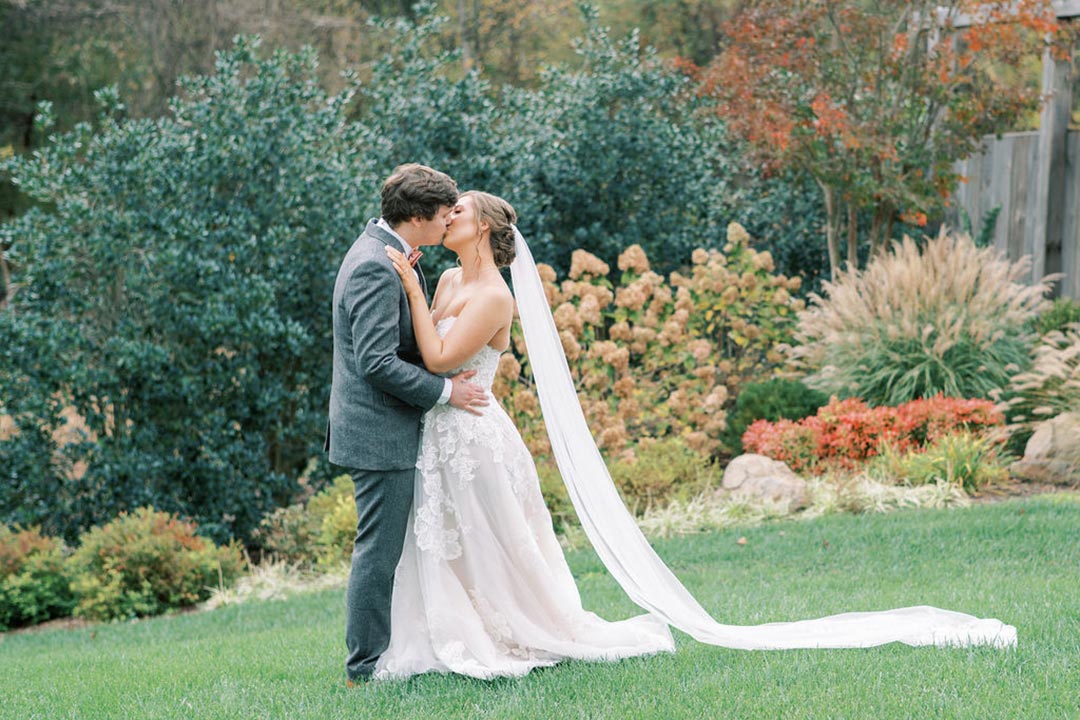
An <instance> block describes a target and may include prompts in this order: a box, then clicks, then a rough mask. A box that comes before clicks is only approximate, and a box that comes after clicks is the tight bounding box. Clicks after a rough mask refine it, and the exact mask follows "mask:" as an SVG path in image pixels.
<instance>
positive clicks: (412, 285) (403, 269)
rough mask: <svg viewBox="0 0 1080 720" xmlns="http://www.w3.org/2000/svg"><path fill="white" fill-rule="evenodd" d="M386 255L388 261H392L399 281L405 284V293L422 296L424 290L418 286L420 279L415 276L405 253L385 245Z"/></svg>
mask: <svg viewBox="0 0 1080 720" xmlns="http://www.w3.org/2000/svg"><path fill="white" fill-rule="evenodd" d="M386 256H387V257H388V258H390V262H392V263H394V269H395V270H397V274H398V277H400V278H401V282H402V284H403V285H404V286H405V294H406V295H408V296H410V297H412V296H416V297H419V298H423V297H424V291H423V290H422V289H421V288H420V280H419V279H418V278H417V277H416V271H415V270H413V267H412V265H410V264H409V259H408V258H407V257H405V253H403V252H401V251H400V250H395V249H394V248H392V247H390V246H389V245H387V246H386Z"/></svg>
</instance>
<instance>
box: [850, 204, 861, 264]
mask: <svg viewBox="0 0 1080 720" xmlns="http://www.w3.org/2000/svg"><path fill="white" fill-rule="evenodd" d="M847 264H848V272H855V271H856V270H858V269H859V210H858V208H856V207H855V205H854V203H848V206H847Z"/></svg>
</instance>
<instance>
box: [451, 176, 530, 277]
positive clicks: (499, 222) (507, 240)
mask: <svg viewBox="0 0 1080 720" xmlns="http://www.w3.org/2000/svg"><path fill="white" fill-rule="evenodd" d="M461 197H463V198H464V197H470V198H472V201H473V207H475V208H476V222H477V227H479V225H480V223H487V226H488V232H489V233H490V234H489V235H488V242H489V243H491V254H492V257H493V258H494V259H495V265H496V266H498V267H506V266H508V265H509V264H510V263H512V262H513V261H514V255H515V251H514V228H513V225H514V223H516V222H517V212H515V211H514V208H513V206H512V205H510V203H508V202H506V201H505V200H503V199H502V198H501V197H498V196H497V195H492V194H491V193H486V192H481V191H480V190H468V191H466V192H463V193H461Z"/></svg>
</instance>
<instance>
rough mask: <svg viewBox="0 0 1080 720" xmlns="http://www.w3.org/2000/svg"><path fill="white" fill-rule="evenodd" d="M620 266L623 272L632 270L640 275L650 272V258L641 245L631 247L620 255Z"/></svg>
mask: <svg viewBox="0 0 1080 720" xmlns="http://www.w3.org/2000/svg"><path fill="white" fill-rule="evenodd" d="M618 265H619V269H620V270H622V271H623V272H626V271H627V270H631V271H633V272H636V273H638V274H639V275H640V274H641V273H645V272H648V271H649V258H648V257H646V255H645V251H644V250H642V249H641V246H640V245H631V246H630V247H628V248H626V250H623V252H622V254H621V255H619V262H618Z"/></svg>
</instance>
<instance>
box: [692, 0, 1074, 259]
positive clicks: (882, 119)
mask: <svg viewBox="0 0 1080 720" xmlns="http://www.w3.org/2000/svg"><path fill="white" fill-rule="evenodd" d="M961 17H963V18H964V20H965V22H964V23H960V22H958V20H959V19H960V18H961ZM1061 32H1062V31H1061V29H1060V26H1059V24H1058V22H1057V20H1056V18H1055V15H1054V12H1053V10H1052V8H1051V3H1050V2H1048V1H1047V0H1018V1H1016V2H1008V3H995V4H987V3H984V2H983V3H980V2H973V1H971V0H951V1H950V0H947V1H945V2H925V1H919V0H916V1H914V2H905V1H902V0H877V1H876V2H866V1H865V0H750V1H749V2H747V3H745V4H744V6H743V7H742V8H741V9H740V10H739V12H737V13H736V14H735V15H734V16H733V17H732V18H731V20H730V21H729V22H728V23H727V24H726V27H725V37H726V39H725V45H724V47H722V48H721V51H720V53H719V54H718V55H717V56H716V58H715V59H714V60H713V62H712V63H710V64H709V65H708V66H707V67H705V68H697V67H693V66H692V65H690V64H689V63H687V67H688V68H690V70H691V71H692V72H695V73H697V75H698V77H699V79H700V82H701V91H702V92H703V93H706V94H709V95H712V96H714V97H715V98H716V99H717V100H718V111H719V112H720V113H721V114H722V115H723V116H724V118H725V119H726V121H727V122H728V125H729V127H730V129H731V130H732V131H733V132H734V133H735V135H737V136H739V137H741V138H743V139H744V140H746V141H747V142H748V144H749V146H750V148H752V152H754V153H755V155H756V158H757V159H758V160H759V161H760V162H761V163H762V165H763V166H764V167H765V168H766V169H780V168H791V169H796V170H800V171H803V172H806V173H808V174H809V175H810V176H811V177H813V178H814V180H815V181H816V182H817V183H818V185H819V186H820V187H821V191H822V195H823V200H824V204H825V209H826V215H827V217H828V222H827V237H828V243H829V260H830V264H831V267H832V273H833V277H834V278H835V277H836V274H837V272H838V271H839V270H840V268H841V261H842V260H841V247H840V246H841V239H842V238H844V237H846V238H847V263H848V266H849V267H850V268H856V267H857V266H858V254H857V250H858V240H859V236H860V227H859V223H860V218H863V219H864V220H863V222H864V223H865V218H869V227H864V228H862V230H863V233H862V234H863V235H864V236H868V237H869V242H870V246H871V252H875V251H877V250H879V249H880V248H882V247H883V246H884V245H885V244H886V242H887V241H888V239H889V238H890V237H891V232H892V226H893V223H894V222H895V221H896V220H897V219H902V220H904V221H906V222H909V223H914V224H919V225H922V224H925V223H926V221H927V217H928V216H934V215H935V214H938V213H940V212H941V211H942V210H943V208H944V206H945V204H946V203H947V202H948V197H949V195H950V193H951V192H952V191H953V190H955V188H956V185H957V183H958V182H960V181H961V180H963V178H960V177H959V176H958V175H957V174H956V172H955V171H954V169H953V167H954V163H955V162H956V161H957V160H961V159H963V158H965V157H968V156H969V155H971V154H972V153H973V152H974V151H975V150H976V149H977V147H978V145H979V141H980V139H981V138H982V137H983V136H984V135H986V134H990V133H996V132H1001V131H1003V130H1004V129H1007V128H1008V127H1009V126H1010V125H1012V124H1015V123H1016V122H1017V120H1018V118H1021V117H1023V116H1024V115H1026V114H1030V113H1032V112H1034V111H1035V110H1037V109H1038V107H1039V105H1040V102H1041V100H1042V98H1041V95H1040V91H1039V89H1038V88H1037V87H1031V86H1025V85H1024V84H1023V83H1019V82H1016V81H1015V80H1014V79H1010V78H1015V76H1016V75H1017V74H1018V73H1017V72H1015V71H1013V70H1010V69H1016V70H1018V69H1019V68H1020V66H1021V63H1022V62H1024V61H1025V59H1026V60H1028V62H1029V63H1030V61H1031V60H1032V59H1036V60H1037V59H1038V58H1039V56H1040V54H1041V53H1042V52H1043V50H1044V48H1045V47H1046V45H1047V43H1048V42H1052V41H1053V40H1054V38H1055V37H1056V36H1057V35H1058V34H1059V33H1061Z"/></svg>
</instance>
